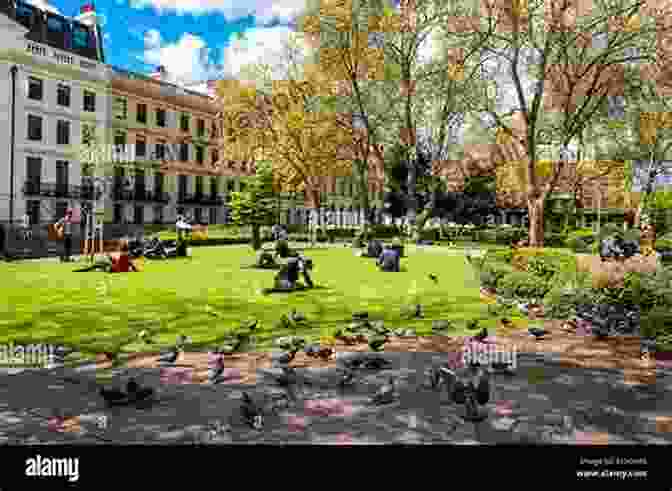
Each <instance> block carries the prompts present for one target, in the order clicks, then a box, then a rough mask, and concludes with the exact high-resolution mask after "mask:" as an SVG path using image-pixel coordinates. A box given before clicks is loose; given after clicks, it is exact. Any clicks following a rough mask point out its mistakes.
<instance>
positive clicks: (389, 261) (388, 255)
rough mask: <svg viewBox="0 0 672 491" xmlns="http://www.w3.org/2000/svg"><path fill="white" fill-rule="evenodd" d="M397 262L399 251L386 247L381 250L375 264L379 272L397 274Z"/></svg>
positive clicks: (398, 260)
mask: <svg viewBox="0 0 672 491" xmlns="http://www.w3.org/2000/svg"><path fill="white" fill-rule="evenodd" d="M399 262H400V259H399V250H398V249H396V248H392V247H390V246H387V247H385V249H383V252H382V253H381V254H380V257H379V258H378V261H377V262H376V264H377V265H378V267H379V268H380V270H381V271H387V272H390V273H392V272H394V273H398V272H399V268H400V266H399Z"/></svg>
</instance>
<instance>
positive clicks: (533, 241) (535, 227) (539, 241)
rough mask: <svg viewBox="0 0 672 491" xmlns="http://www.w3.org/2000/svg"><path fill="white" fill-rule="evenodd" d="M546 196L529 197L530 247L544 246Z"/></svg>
mask: <svg viewBox="0 0 672 491" xmlns="http://www.w3.org/2000/svg"><path fill="white" fill-rule="evenodd" d="M544 201H545V199H544V196H540V197H534V198H528V200H527V213H528V215H529V220H530V224H529V239H530V247H543V246H544Z"/></svg>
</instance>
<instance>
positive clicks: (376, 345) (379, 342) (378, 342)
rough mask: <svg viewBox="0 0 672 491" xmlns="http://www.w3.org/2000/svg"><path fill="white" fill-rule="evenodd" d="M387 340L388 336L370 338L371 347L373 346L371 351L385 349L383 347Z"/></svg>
mask: <svg viewBox="0 0 672 491" xmlns="http://www.w3.org/2000/svg"><path fill="white" fill-rule="evenodd" d="M387 341H388V338H387V336H385V337H374V338H371V339H370V340H369V348H371V351H383V347H384V346H385V343H387Z"/></svg>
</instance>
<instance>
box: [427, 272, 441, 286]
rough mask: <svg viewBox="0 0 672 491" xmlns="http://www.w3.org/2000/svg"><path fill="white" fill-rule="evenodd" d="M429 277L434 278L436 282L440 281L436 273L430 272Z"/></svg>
mask: <svg viewBox="0 0 672 491" xmlns="http://www.w3.org/2000/svg"><path fill="white" fill-rule="evenodd" d="M429 279H430V280H432V281H433V282H434V283H437V284H438V283H439V277H438V276H436V275H435V274H434V273H430V274H429Z"/></svg>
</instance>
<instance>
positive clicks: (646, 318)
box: [640, 307, 672, 347]
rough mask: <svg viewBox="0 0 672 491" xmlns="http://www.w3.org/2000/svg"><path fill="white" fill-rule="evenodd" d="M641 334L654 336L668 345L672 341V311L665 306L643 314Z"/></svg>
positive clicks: (662, 343) (647, 336) (659, 341)
mask: <svg viewBox="0 0 672 491" xmlns="http://www.w3.org/2000/svg"><path fill="white" fill-rule="evenodd" d="M640 334H641V336H642V337H645V338H653V339H655V340H656V342H657V343H660V344H661V345H665V346H668V347H669V345H670V344H671V343H672V312H671V311H670V310H669V309H668V308H665V307H656V308H655V309H653V310H651V311H650V312H648V313H647V314H646V315H643V316H642V320H641V327H640Z"/></svg>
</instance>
